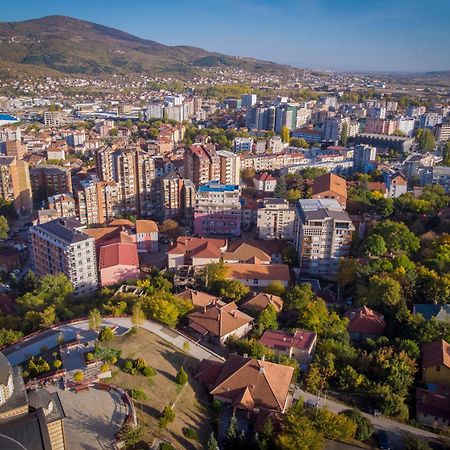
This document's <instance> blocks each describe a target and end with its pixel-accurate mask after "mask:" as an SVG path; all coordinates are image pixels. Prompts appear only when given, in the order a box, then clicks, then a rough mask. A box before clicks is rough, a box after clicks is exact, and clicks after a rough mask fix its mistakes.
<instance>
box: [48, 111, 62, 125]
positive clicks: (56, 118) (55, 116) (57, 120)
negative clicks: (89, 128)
mask: <svg viewBox="0 0 450 450" xmlns="http://www.w3.org/2000/svg"><path fill="white" fill-rule="evenodd" d="M65 123H66V115H65V114H64V113H63V112H62V111H46V112H45V113H44V124H45V125H48V126H50V127H59V126H61V125H65Z"/></svg>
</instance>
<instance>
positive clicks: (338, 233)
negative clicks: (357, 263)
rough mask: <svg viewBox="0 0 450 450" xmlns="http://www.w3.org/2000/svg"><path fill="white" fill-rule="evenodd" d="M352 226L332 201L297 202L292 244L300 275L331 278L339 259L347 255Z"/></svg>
mask: <svg viewBox="0 0 450 450" xmlns="http://www.w3.org/2000/svg"><path fill="white" fill-rule="evenodd" d="M354 230H355V227H354V225H353V223H352V221H351V219H350V217H349V215H348V214H347V213H346V212H345V211H344V210H343V209H342V207H341V206H340V205H339V203H338V202H337V201H336V200H333V199H320V200H319V199H317V200H299V202H298V203H297V205H296V210H295V225H294V243H295V249H296V251H297V254H298V257H299V261H300V270H301V272H302V273H305V274H309V275H313V276H317V277H323V278H333V277H334V276H335V275H336V273H337V270H338V267H339V258H341V257H343V256H347V255H348V252H349V247H350V243H351V240H352V234H353V231H354Z"/></svg>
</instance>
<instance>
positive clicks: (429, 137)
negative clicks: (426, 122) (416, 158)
mask: <svg viewBox="0 0 450 450" xmlns="http://www.w3.org/2000/svg"><path fill="white" fill-rule="evenodd" d="M416 137H417V141H418V142H419V149H420V150H421V151H423V152H431V151H432V150H434V148H435V146H436V139H435V138H434V136H433V133H432V132H431V130H430V129H429V128H419V130H418V132H417V136H416Z"/></svg>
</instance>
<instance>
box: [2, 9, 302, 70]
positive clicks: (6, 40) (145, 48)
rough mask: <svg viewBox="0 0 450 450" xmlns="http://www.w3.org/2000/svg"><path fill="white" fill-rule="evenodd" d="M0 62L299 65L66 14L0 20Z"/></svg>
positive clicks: (114, 66)
mask: <svg viewBox="0 0 450 450" xmlns="http://www.w3.org/2000/svg"><path fill="white" fill-rule="evenodd" d="M0 61H1V65H0V67H3V68H5V67H7V68H8V70H14V71H17V70H20V68H21V67H23V68H24V70H25V72H26V73H30V71H31V72H33V70H36V71H38V72H39V71H40V72H39V73H42V71H43V70H44V72H45V70H51V71H52V72H54V71H56V72H59V73H65V74H96V75H99V74H110V73H119V74H125V73H143V72H145V73H148V74H149V75H152V76H167V75H170V76H176V77H179V78H187V77H191V76H193V75H195V74H196V73H198V72H199V70H198V69H199V68H201V67H216V66H222V67H235V68H237V69H243V70H246V71H250V72H256V73H261V74H264V73H271V74H277V75H283V74H288V73H292V72H296V71H299V69H295V68H292V67H289V66H283V65H280V64H275V63H273V62H268V61H259V60H256V59H252V58H242V57H234V56H227V55H222V54H220V53H215V52H209V51H206V50H203V49H201V48H196V47H189V46H168V45H163V44H160V43H158V42H155V41H151V40H147V39H141V38H139V37H136V36H133V35H131V34H128V33H125V32H123V31H120V30H116V29H114V28H109V27H106V26H103V25H98V24H95V23H91V22H86V21H83V20H78V19H74V18H71V17H65V16H48V17H43V18H41V19H32V20H27V21H23V22H0Z"/></svg>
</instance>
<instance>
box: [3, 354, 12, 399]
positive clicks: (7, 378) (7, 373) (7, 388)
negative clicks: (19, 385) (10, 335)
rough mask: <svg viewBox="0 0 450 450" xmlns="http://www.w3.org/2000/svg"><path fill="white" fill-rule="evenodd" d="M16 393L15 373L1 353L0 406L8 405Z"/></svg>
mask: <svg viewBox="0 0 450 450" xmlns="http://www.w3.org/2000/svg"><path fill="white" fill-rule="evenodd" d="M13 392H14V382H13V371H12V367H11V364H10V363H9V361H8V359H7V358H6V356H5V355H4V354H3V353H2V352H0V405H3V404H4V403H6V401H7V400H8V399H9V398H11V395H12V394H13Z"/></svg>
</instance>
